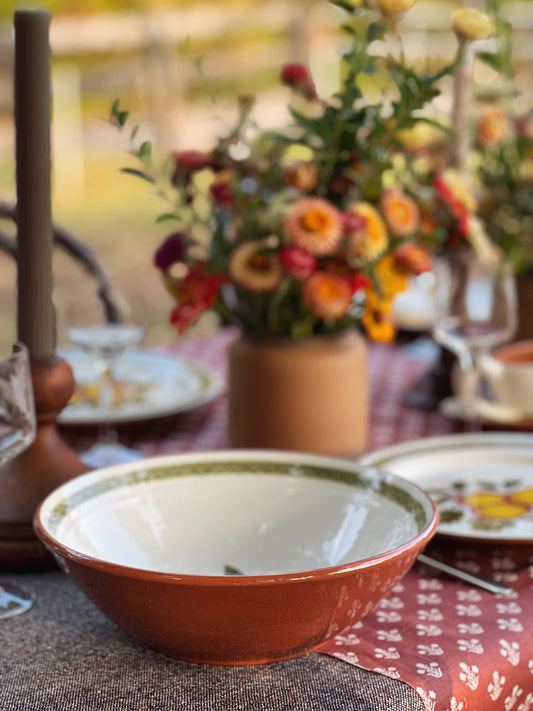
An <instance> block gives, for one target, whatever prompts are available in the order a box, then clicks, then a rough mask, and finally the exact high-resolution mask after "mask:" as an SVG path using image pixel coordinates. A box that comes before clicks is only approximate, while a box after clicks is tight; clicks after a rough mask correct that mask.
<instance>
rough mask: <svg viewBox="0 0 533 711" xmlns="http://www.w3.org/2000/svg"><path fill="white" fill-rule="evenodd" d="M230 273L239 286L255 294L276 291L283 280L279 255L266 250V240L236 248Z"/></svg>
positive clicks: (230, 264)
mask: <svg viewBox="0 0 533 711" xmlns="http://www.w3.org/2000/svg"><path fill="white" fill-rule="evenodd" d="M229 272H230V274H231V276H232V278H233V279H234V280H235V282H236V283H237V284H240V285H241V286H243V287H244V288H245V289H249V290H250V291H255V292H266V291H274V289H276V288H277V287H278V285H279V283H280V281H281V278H282V270H281V266H280V263H279V260H278V257H277V254H276V253H274V252H270V251H267V250H266V249H265V242H264V240H255V241H254V242H244V243H243V244H241V245H239V246H238V247H236V248H235V251H234V252H233V254H232V255H231V259H230V263H229Z"/></svg>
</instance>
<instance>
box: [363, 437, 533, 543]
mask: <svg viewBox="0 0 533 711" xmlns="http://www.w3.org/2000/svg"><path fill="white" fill-rule="evenodd" d="M360 462H361V463H362V464H366V465H370V466H374V467H379V468H380V469H385V470H387V471H390V472H392V473H394V474H397V475H399V476H401V477H403V478H405V479H408V480H409V481H412V482H414V483H416V484H418V485H419V486H420V487H421V488H423V489H425V490H426V492H427V493H428V494H430V496H431V497H432V498H433V500H434V501H435V503H436V505H437V508H438V510H439V514H440V519H441V520H440V524H439V528H438V531H437V532H438V534H439V535H441V536H445V537H448V538H460V539H466V540H469V541H479V542H492V543H514V544H529V545H531V544H533V435H532V434H530V433H522V432H520V433H518V432H482V433H480V434H457V435H446V436H443V437H429V438H426V439H422V440H415V441H411V442H404V443H402V444H397V445H394V446H392V447H387V448H385V449H381V450H378V451H375V452H372V453H370V454H367V455H365V456H364V457H362V458H361V460H360Z"/></svg>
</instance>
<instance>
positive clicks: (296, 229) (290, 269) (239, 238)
mask: <svg viewBox="0 0 533 711" xmlns="http://www.w3.org/2000/svg"><path fill="white" fill-rule="evenodd" d="M415 1H416V0H358V1H357V2H355V1H354V0H331V4H333V5H335V6H337V7H338V8H340V10H341V11H343V12H344V13H346V21H345V23H344V24H343V26H342V31H343V34H344V35H345V37H346V39H347V40H348V46H347V48H346V49H345V50H344V51H343V54H342V57H341V60H340V72H339V74H340V80H339V89H338V90H337V91H336V92H335V93H334V94H333V95H332V96H329V97H327V98H323V97H321V96H319V94H318V92H317V90H316V88H315V84H314V81H313V78H312V76H311V73H310V72H309V70H308V69H307V67H305V66H303V65H300V64H289V65H285V66H283V67H282V69H281V81H282V82H283V84H284V85H285V86H286V87H287V88H288V91H289V92H290V102H289V108H290V115H291V123H290V125H288V126H286V127H285V128H284V129H283V130H264V129H263V130H259V129H258V127H257V126H256V124H255V123H254V120H253V107H254V99H253V97H249V96H244V97H240V99H239V104H238V105H239V110H238V115H237V119H236V122H235V125H234V126H233V127H232V128H231V130H230V131H229V132H228V134H227V135H226V136H224V137H222V138H219V139H218V140H217V142H216V145H215V146H214V147H213V148H212V149H211V150H209V151H206V152H202V151H197V150H179V151H176V152H174V153H172V154H171V156H170V158H169V160H168V161H166V164H165V165H166V169H163V170H162V171H160V172H158V171H156V170H154V168H153V165H152V147H151V144H150V143H149V142H145V143H142V144H141V146H140V147H134V145H133V144H134V140H135V137H136V135H137V128H136V127H135V128H134V129H133V131H132V132H131V136H130V140H131V142H132V152H133V153H134V155H135V156H136V157H137V158H138V159H139V160H140V161H141V164H142V165H141V169H140V170H139V169H137V168H125V169H124V170H125V171H126V172H130V173H134V174H137V175H140V176H141V177H143V178H144V179H147V180H149V181H150V182H152V183H153V184H155V185H156V186H157V190H158V192H159V194H160V195H162V196H164V197H165V198H166V199H168V200H169V202H170V205H171V209H170V210H167V211H166V212H164V213H162V214H161V215H160V216H159V218H158V219H159V220H160V221H163V220H172V221H173V223H174V229H173V230H172V232H171V234H169V235H168V236H167V238H166V239H165V240H164V242H163V243H162V244H161V245H160V247H159V248H158V249H157V251H156V253H155V256H154V264H155V266H156V267H157V268H158V269H159V270H160V271H161V274H162V278H163V280H164V284H165V286H166V288H167V289H168V291H169V292H170V293H171V294H172V296H173V297H174V298H175V300H176V305H175V308H174V309H173V310H172V313H171V317H170V319H171V322H172V323H173V324H174V326H175V327H176V328H177V330H178V332H180V333H183V332H184V331H185V330H186V329H187V328H188V327H189V326H190V325H191V324H192V323H194V322H195V321H196V320H197V319H198V318H199V317H200V316H201V315H202V314H203V313H204V312H205V311H207V310H214V311H216V312H217V313H218V314H219V315H220V316H221V318H222V319H223V320H224V322H226V323H235V324H238V325H239V326H240V327H241V328H242V329H243V331H244V332H246V333H248V334H250V335H256V336H257V335H259V336H285V337H290V338H302V337H306V336H311V335H315V334H327V333H336V332H339V331H342V330H344V329H346V328H347V327H349V326H351V325H353V324H361V325H362V326H363V327H364V329H365V330H366V332H367V333H368V335H369V336H370V337H371V338H373V339H375V340H380V341H388V340H391V339H392V338H393V337H394V335H395V329H394V325H393V323H392V302H393V299H394V298H395V296H396V295H397V294H398V293H399V292H400V291H402V290H404V289H405V288H406V287H407V285H408V280H409V276H410V275H413V274H419V273H421V272H422V271H425V270H428V269H430V267H431V260H430V256H429V255H430V253H431V252H432V251H435V250H437V251H439V250H446V249H452V248H453V247H454V246H457V245H458V244H471V245H473V246H474V247H476V248H478V247H479V246H480V245H486V242H487V240H486V235H485V233H484V230H483V228H482V225H481V223H480V222H479V220H477V218H476V217H475V215H474V212H475V208H476V205H475V201H473V199H472V196H471V194H470V193H469V191H468V190H467V189H466V188H465V186H464V185H463V183H462V182H461V178H460V176H459V174H458V173H457V172H454V171H450V170H449V165H448V164H447V163H446V161H444V160H443V162H442V164H440V165H439V164H438V163H437V164H436V163H435V161H434V160H433V157H432V160H431V161H430V162H429V163H427V162H424V160H423V157H424V155H425V156H426V157H427V156H428V155H429V152H431V155H432V156H434V155H437V154H438V153H436V152H435V148H436V146H435V143H434V137H435V136H436V137H437V139H436V140H437V142H438V143H440V144H441V145H442V143H443V141H449V139H450V136H451V132H450V130H449V129H447V128H446V127H445V126H444V125H443V124H442V123H441V122H440V121H438V120H437V119H436V118H435V117H434V116H433V115H432V113H431V112H430V111H429V110H427V109H428V107H430V106H431V103H432V101H433V100H434V99H435V97H437V96H438V95H439V94H440V88H439V86H440V82H441V80H442V79H443V78H444V77H446V76H451V75H453V74H454V72H456V71H459V70H460V68H461V66H462V62H463V60H464V47H465V46H467V45H468V44H469V43H470V42H471V41H472V40H474V39H479V38H485V37H487V36H488V34H489V33H490V31H491V24H490V21H489V20H488V19H487V18H486V17H485V15H482V14H481V13H479V12H477V11H475V10H468V11H465V10H458V11H456V15H455V18H454V30H455V33H456V36H457V38H458V43H457V44H458V51H457V55H456V56H455V57H454V59H453V60H452V61H451V62H448V63H445V64H444V65H443V66H441V67H440V68H439V69H437V70H436V71H433V72H430V71H424V72H422V73H419V72H416V71H415V70H414V69H413V68H411V67H409V66H408V64H407V63H406V62H405V60H404V57H403V53H402V52H400V53H399V56H396V54H397V53H396V54H395V53H394V52H393V51H392V50H389V49H388V47H389V44H388V38H389V37H390V36H391V35H394V33H395V28H396V25H397V21H398V19H399V18H400V17H401V15H402V14H403V13H404V12H406V11H408V10H409V9H410V8H411V6H413V5H414V4H415ZM399 39H400V38H399V37H397V38H396V40H397V42H398V41H399ZM111 119H112V121H113V122H114V123H115V124H116V125H118V126H119V127H120V128H123V127H124V126H125V125H126V123H127V120H128V112H127V111H123V110H122V109H121V107H120V105H119V102H118V101H116V102H115V103H114V105H113V107H112V111H111ZM445 153H446V151H443V152H442V155H444V154H445ZM420 165H423V166H424V168H423V170H420Z"/></svg>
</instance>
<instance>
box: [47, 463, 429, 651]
mask: <svg viewBox="0 0 533 711" xmlns="http://www.w3.org/2000/svg"><path fill="white" fill-rule="evenodd" d="M34 523H35V530H36V532H37V534H38V536H39V538H40V539H41V540H42V541H43V543H44V544H45V545H46V546H47V548H48V549H49V550H50V551H51V552H52V553H53V555H54V556H55V558H56V559H57V561H58V562H59V564H60V565H61V567H62V568H63V569H64V570H65V571H66V572H67V573H68V574H69V575H70V576H71V577H72V579H73V580H74V581H75V582H76V583H77V585H78V586H79V587H80V588H81V589H82V590H83V591H84V592H85V593H86V594H87V595H88V596H89V598H91V599H92V600H93V602H94V603H96V605H97V606H98V607H99V608H100V609H101V610H102V611H103V612H104V613H105V614H106V615H108V617H110V618H111V619H112V620H114V621H115V622H116V623H117V624H118V625H119V626H120V627H121V628H122V629H123V630H125V631H126V632H127V633H129V634H130V635H131V636H133V637H136V638H138V639H140V640H143V641H144V642H145V643H146V644H147V645H149V646H150V647H152V648H153V649H155V650H157V651H159V652H162V653H163V654H167V655H170V656H172V657H178V658H181V659H186V660H190V661H194V662H207V663H212V664H251V663H261V662H266V661H274V660H280V659H286V658H290V657H295V656H298V655H301V654H303V653H305V652H308V651H310V650H313V649H316V648H318V647H319V646H320V645H321V644H322V643H324V642H325V641H327V640H328V639H330V638H331V637H333V636H334V635H335V634H337V633H339V632H341V631H342V630H343V629H345V628H346V627H348V626H350V625H352V624H354V623H355V622H357V620H358V619H360V618H361V617H363V615H366V614H367V613H368V612H369V611H370V610H371V609H372V608H373V607H374V605H375V604H376V603H377V602H378V601H379V600H381V598H383V597H384V596H385V595H386V594H387V593H388V592H389V590H390V589H391V588H392V586H393V585H394V584H395V582H396V581H397V580H398V579H399V578H400V577H401V576H402V575H403V574H404V573H405V572H406V571H407V570H408V568H409V567H410V566H411V565H412V564H413V562H414V561H415V559H416V557H417V555H418V553H419V552H420V550H421V549H422V548H423V547H424V546H425V544H426V543H427V542H428V540H429V539H430V538H431V537H432V535H433V534H434V532H435V529H436V527H437V523H438V514H437V512H436V509H435V507H434V504H433V503H432V500H431V499H430V498H429V497H428V496H427V494H425V493H424V492H423V491H422V490H421V489H419V488H418V487H417V486H416V485H415V484H412V483H410V482H407V481H405V480H403V479H401V478H399V477H397V476H395V475H391V474H387V473H385V472H380V471H378V470H376V469H371V468H366V467H362V466H361V465H358V464H355V463H353V462H349V461H345V460H340V459H334V458H329V457H322V456H315V455H306V454H294V453H293V454H291V453H287V452H275V451H260V450H253V451H251V450H250V451H247V450H235V451H224V452H211V453H203V454H187V455H175V456H167V457H158V458H153V459H147V460H145V461H142V462H135V463H129V464H124V465H118V466H114V467H109V468H107V469H100V470H97V471H93V472H90V473H88V474H84V475H82V476H79V477H77V478H76V479H73V480H72V481H70V482H68V483H67V484H64V485H63V486H61V487H59V488H58V489H56V490H55V491H54V492H52V494H50V495H49V496H48V497H47V498H46V499H45V501H44V502H43V503H42V504H41V506H40V507H39V509H38V511H37V513H36V515H35V522H34Z"/></svg>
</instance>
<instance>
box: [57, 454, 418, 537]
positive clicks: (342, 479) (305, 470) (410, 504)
mask: <svg viewBox="0 0 533 711" xmlns="http://www.w3.org/2000/svg"><path fill="white" fill-rule="evenodd" d="M254 473H259V474H277V475H291V474H292V475H293V476H294V477H295V478H299V477H308V478H315V479H329V480H331V481H335V482H338V483H341V484H349V485H351V486H354V487H357V486H361V485H362V484H365V483H368V481H369V477H368V476H366V475H365V473H364V472H363V473H361V472H356V471H349V470H342V469H331V468H329V467H320V466H313V465H307V464H288V463H286V462H257V461H238V460H237V461H219V462H216V461H214V462H209V461H205V462H195V463H189V464H179V465H178V464H176V465H170V466H162V467H157V468H154V469H143V468H142V467H139V468H138V469H136V470H133V471H129V472H125V473H124V474H120V475H117V476H114V477H110V478H108V479H104V480H103V481H97V482H95V483H94V484H90V485H89V486H86V487H84V488H83V489H80V490H79V491H76V492H74V493H73V494H72V495H71V496H69V497H68V498H66V499H63V500H62V501H60V502H59V503H57V504H56V505H55V506H54V508H53V509H52V511H51V512H50V516H49V518H48V527H49V530H50V531H51V532H52V533H55V532H56V531H57V528H58V526H59V523H60V522H61V519H62V518H64V517H65V516H66V515H67V514H68V513H69V512H71V511H72V510H73V509H75V508H76V507H77V506H80V505H81V504H83V503H85V502H86V501H88V500H89V499H92V498H94V497H96V496H99V495H101V494H104V493H107V492H109V491H113V490H115V489H119V488H121V487H123V486H132V485H136V484H143V483H146V482H149V481H154V480H159V479H170V478H175V477H177V476H191V475H193V476H199V475H200V476H210V475H217V474H254ZM370 480H371V481H373V480H372V479H370ZM373 484H374V485H373V486H372V488H373V490H374V491H375V492H376V493H377V494H380V495H381V496H384V497H385V498H387V499H389V500H392V501H394V502H395V503H396V504H398V505H399V506H401V507H402V508H404V509H405V510H407V511H409V512H410V513H412V514H413V517H414V519H415V521H416V524H417V526H418V527H419V528H420V527H422V526H424V525H425V523H426V521H427V516H426V513H425V510H424V507H423V505H422V504H421V503H420V502H418V501H416V500H415V499H413V497H412V496H410V495H409V494H408V493H407V492H406V491H404V490H403V489H401V488H400V487H398V486H396V485H395V484H391V483H387V482H385V481H375V482H373Z"/></svg>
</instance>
